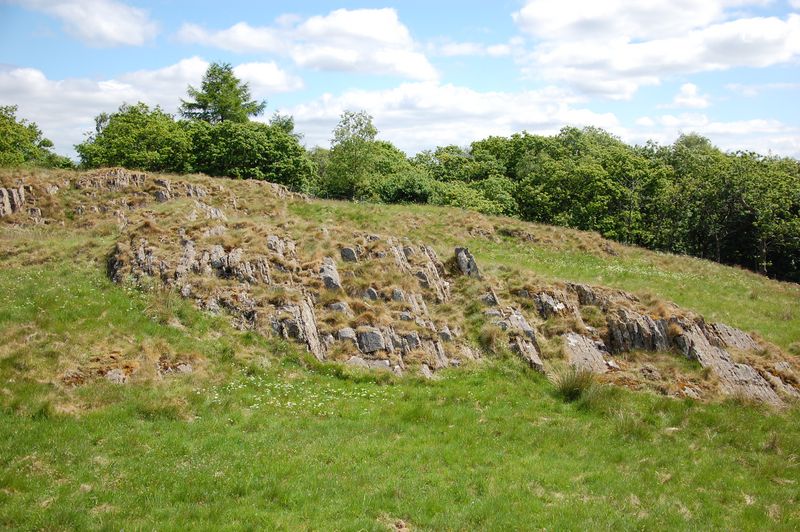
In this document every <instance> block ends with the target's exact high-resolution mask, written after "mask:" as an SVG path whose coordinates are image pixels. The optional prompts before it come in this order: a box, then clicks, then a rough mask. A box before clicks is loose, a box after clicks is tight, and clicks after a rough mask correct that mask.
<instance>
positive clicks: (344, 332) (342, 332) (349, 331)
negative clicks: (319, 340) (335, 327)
mask: <svg viewBox="0 0 800 532" xmlns="http://www.w3.org/2000/svg"><path fill="white" fill-rule="evenodd" d="M336 336H337V337H338V338H339V340H352V341H353V343H356V331H355V329H353V328H351V327H345V328H344V329H339V331H338V332H337V333H336Z"/></svg>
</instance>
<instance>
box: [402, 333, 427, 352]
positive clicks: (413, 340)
mask: <svg viewBox="0 0 800 532" xmlns="http://www.w3.org/2000/svg"><path fill="white" fill-rule="evenodd" d="M400 336H401V337H402V339H403V344H404V345H405V346H406V347H407V350H412V349H417V348H418V347H419V346H420V345H422V342H421V341H420V339H419V334H418V333H417V332H416V331H412V332H407V333H402V334H401V335H400Z"/></svg>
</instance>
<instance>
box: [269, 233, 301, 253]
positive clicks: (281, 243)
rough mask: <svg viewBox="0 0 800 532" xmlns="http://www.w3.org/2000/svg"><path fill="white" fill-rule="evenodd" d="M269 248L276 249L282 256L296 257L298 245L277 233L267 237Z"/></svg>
mask: <svg viewBox="0 0 800 532" xmlns="http://www.w3.org/2000/svg"><path fill="white" fill-rule="evenodd" d="M267 248H268V249H270V250H272V251H274V252H275V253H276V254H277V255H278V256H279V257H281V258H292V259H293V258H295V257H296V254H297V246H296V245H295V243H294V241H293V240H291V239H289V238H280V237H278V236H276V235H269V236H268V237H267Z"/></svg>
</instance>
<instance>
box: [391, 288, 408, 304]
mask: <svg viewBox="0 0 800 532" xmlns="http://www.w3.org/2000/svg"><path fill="white" fill-rule="evenodd" d="M405 300H406V294H405V293H404V292H403V291H402V290H400V289H399V288H394V289H392V301H397V302H402V301H405Z"/></svg>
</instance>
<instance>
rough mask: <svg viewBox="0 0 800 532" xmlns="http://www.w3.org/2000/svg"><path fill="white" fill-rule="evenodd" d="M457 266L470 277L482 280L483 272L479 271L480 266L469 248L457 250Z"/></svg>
mask: <svg viewBox="0 0 800 532" xmlns="http://www.w3.org/2000/svg"><path fill="white" fill-rule="evenodd" d="M455 254H456V264H457V265H458V269H459V270H461V273H462V274H464V275H467V276H469V277H475V278H476V279H480V278H481V272H480V270H478V264H477V263H476V262H475V257H473V256H472V253H470V252H469V249H467V248H456V250H455Z"/></svg>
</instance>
